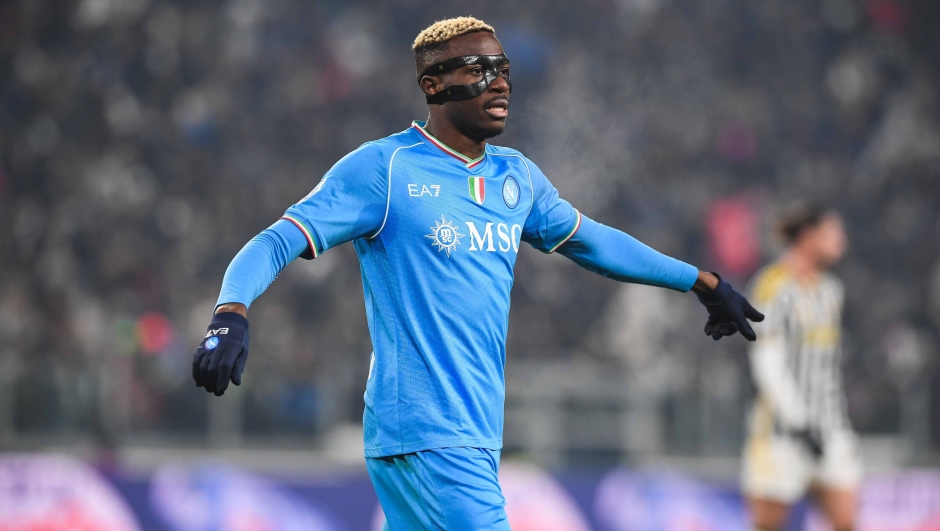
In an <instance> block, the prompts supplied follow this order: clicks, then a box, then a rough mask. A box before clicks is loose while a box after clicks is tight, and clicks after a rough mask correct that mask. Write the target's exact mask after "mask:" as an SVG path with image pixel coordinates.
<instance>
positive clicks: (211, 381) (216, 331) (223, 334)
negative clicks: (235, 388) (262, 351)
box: [193, 312, 248, 396]
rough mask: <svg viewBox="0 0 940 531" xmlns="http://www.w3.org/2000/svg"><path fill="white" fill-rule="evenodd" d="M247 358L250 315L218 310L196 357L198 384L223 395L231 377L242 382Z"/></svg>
mask: <svg viewBox="0 0 940 531" xmlns="http://www.w3.org/2000/svg"><path fill="white" fill-rule="evenodd" d="M247 361H248V319H245V318H244V317H242V316H241V315H239V314H237V313H234V312H222V313H217V314H215V316H214V318H213V320H212V324H210V325H209V329H208V330H207V331H206V337H205V338H204V339H203V340H202V342H201V343H199V348H197V349H196V355H195V357H193V379H194V380H196V387H203V388H205V390H206V392H207V393H215V395H216V396H222V394H223V393H225V390H226V389H227V388H228V382H229V380H231V381H232V383H234V384H235V385H241V383H242V371H243V370H245V363H246V362H247Z"/></svg>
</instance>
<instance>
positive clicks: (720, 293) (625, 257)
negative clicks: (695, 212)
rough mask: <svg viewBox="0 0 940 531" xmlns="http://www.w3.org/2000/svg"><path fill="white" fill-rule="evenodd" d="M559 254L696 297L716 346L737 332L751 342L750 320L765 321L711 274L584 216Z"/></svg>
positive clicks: (592, 268) (596, 269) (625, 279)
mask: <svg viewBox="0 0 940 531" xmlns="http://www.w3.org/2000/svg"><path fill="white" fill-rule="evenodd" d="M558 252H559V253H561V254H562V255H564V256H567V257H568V258H570V259H571V260H573V261H574V262H576V263H577V264H578V265H580V266H582V267H584V268H586V269H588V270H590V271H594V272H595V273H599V274H601V275H604V276H606V277H609V278H613V279H615V280H619V281H622V282H631V283H634V284H647V285H652V286H660V287H665V288H670V289H674V290H677V291H683V292H685V291H689V290H692V291H694V292H695V294H696V295H697V296H698V299H699V301H700V302H701V303H702V304H704V305H705V307H706V308H707V309H708V315H709V317H708V321H707V322H706V324H705V333H706V334H708V335H709V336H711V337H712V338H713V339H715V340H718V339H721V338H722V337H724V336H730V335H734V334H735V333H737V332H739V331H740V332H741V335H743V336H744V337H745V338H747V339H748V340H750V341H754V340H755V339H756V338H757V336H756V334H755V333H754V330H753V329H752V328H751V325H750V324H749V323H748V320H751V321H755V322H759V321H762V320H763V319H764V316H763V315H761V313H760V312H758V311H757V310H755V309H754V308H753V307H752V306H751V305H750V303H748V302H747V299H745V298H744V296H743V295H741V294H740V293H738V292H737V291H735V289H734V288H732V287H731V285H730V284H728V283H727V282H725V281H724V280H722V279H721V277H719V276H718V275H716V274H714V273H707V272H704V271H699V270H698V269H697V268H695V267H693V266H691V265H689V264H686V263H685V262H682V261H679V260H676V259H675V258H671V257H669V256H666V255H664V254H662V253H660V252H658V251H656V250H654V249H652V248H650V247H649V246H647V245H644V244H643V243H641V242H640V241H638V240H637V239H636V238H633V237H632V236H630V235H629V234H625V233H623V232H621V231H619V230H617V229H614V228H611V227H608V226H606V225H602V224H600V223H597V222H596V221H594V220H592V219H590V218H588V217H586V216H583V215H582V216H581V223H580V226H578V228H577V230H576V232H575V233H574V234H573V235H572V236H571V237H570V238H569V239H568V241H567V242H565V243H564V245H562V246H561V247H560V248H558Z"/></svg>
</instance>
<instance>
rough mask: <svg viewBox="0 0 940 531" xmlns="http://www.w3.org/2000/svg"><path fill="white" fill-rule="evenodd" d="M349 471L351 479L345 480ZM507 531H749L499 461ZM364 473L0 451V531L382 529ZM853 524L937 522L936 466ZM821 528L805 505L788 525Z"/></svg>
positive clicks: (648, 485) (879, 487)
mask: <svg viewBox="0 0 940 531" xmlns="http://www.w3.org/2000/svg"><path fill="white" fill-rule="evenodd" d="M347 476H348V477H347ZM500 481H501V483H502V485H503V492H504V494H505V496H506V503H507V504H506V512H507V514H508V516H509V520H510V524H511V525H512V529H513V530H514V531H534V530H538V531H745V530H747V529H749V528H748V527H747V519H746V514H745V510H744V503H743V500H742V499H741V496H740V494H739V493H738V492H737V490H736V489H735V488H734V486H731V485H724V486H722V485H716V484H713V483H709V482H704V481H699V480H695V479H692V478H690V477H688V476H683V475H680V474H675V473H668V472H661V471H660V472H640V471H636V470H632V469H628V468H614V469H609V470H597V471H575V470H562V471H558V472H553V473H549V472H546V471H545V470H543V469H540V468H538V467H536V466H534V465H531V464H527V463H521V462H514V461H511V460H507V461H506V462H504V463H503V465H502V466H501V469H500ZM383 520H384V517H383V515H382V512H381V508H379V507H378V504H377V502H376V498H375V493H374V491H373V490H372V487H371V484H370V483H369V481H368V478H367V477H366V474H365V472H364V471H363V472H350V473H347V474H345V475H340V476H318V477H310V478H304V479H301V480H291V481H283V480H280V481H279V480H275V479H271V478H266V477H261V476H258V475H255V474H252V473H249V472H246V471H244V470H240V469H238V468H235V467H232V466H229V465H223V464H219V463H201V464H197V465H186V466H184V465H177V464H167V465H165V466H163V467H161V468H159V469H158V470H156V471H155V472H154V473H153V474H150V475H149V476H146V477H132V476H124V475H121V474H109V475H108V476H107V477H105V476H104V475H102V474H100V473H99V472H98V471H96V470H95V469H94V468H92V467H90V466H88V465H87V464H85V463H83V462H81V461H79V460H76V459H73V458H70V457H64V456H58V455H42V454H32V455H24V454H11V455H6V456H0V531H294V530H297V531H300V530H304V531H377V530H378V529H380V528H381V524H382V522H383ZM857 529H858V530H859V531H940V471H937V470H914V471H904V472H897V473H892V474H879V475H872V476H870V477H868V478H867V479H866V480H865V483H864V485H863V488H862V490H861V493H860V507H859V525H858V527H857ZM796 530H806V531H828V530H829V527H828V526H827V524H825V522H824V521H823V520H822V519H821V518H820V516H819V514H818V513H817V512H816V511H814V510H812V509H809V510H806V509H805V506H804V507H801V508H800V509H799V510H798V511H797V512H796V515H795V521H794V522H793V523H792V525H791V526H790V527H789V529H788V531H796Z"/></svg>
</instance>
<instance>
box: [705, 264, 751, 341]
mask: <svg viewBox="0 0 940 531" xmlns="http://www.w3.org/2000/svg"><path fill="white" fill-rule="evenodd" d="M712 274H713V275H715V276H716V277H718V286H716V287H715V289H713V290H712V291H709V292H704V293H703V292H700V291H696V292H695V295H696V296H698V300H699V302H701V303H702V304H704V305H705V308H706V309H708V322H706V323H705V334H706V335H709V336H711V337H712V339H714V340H715V341H718V340H719V339H721V338H722V337H724V336H733V335H734V334H735V333H737V332H741V335H742V336H744V338H745V339H747V340H748V341H754V340H755V339H757V334H755V333H754V329H753V328H751V325H750V323H748V319H750V320H751V321H754V322H755V323H759V322H761V321H763V320H764V314H762V313H760V312H759V311H757V310H755V309H754V307H753V306H751V303H749V302H747V299H745V298H744V295H741V294H740V293H738V292H737V291H735V289H734V288H733V287H731V284H728V283H727V282H725V281H724V280H723V279H722V278H721V277H720V276H719V275H718V274H716V273H712Z"/></svg>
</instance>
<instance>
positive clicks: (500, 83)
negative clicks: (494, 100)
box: [488, 76, 509, 94]
mask: <svg viewBox="0 0 940 531" xmlns="http://www.w3.org/2000/svg"><path fill="white" fill-rule="evenodd" d="M488 88H489V89H490V90H492V91H493V92H496V93H498V94H503V93H505V92H509V83H507V82H506V79H505V78H504V77H502V76H496V79H494V80H493V82H492V83H490V86H489V87H488Z"/></svg>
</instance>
